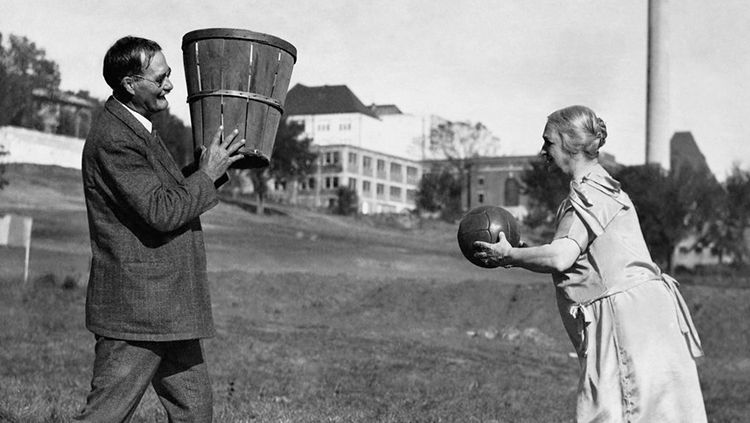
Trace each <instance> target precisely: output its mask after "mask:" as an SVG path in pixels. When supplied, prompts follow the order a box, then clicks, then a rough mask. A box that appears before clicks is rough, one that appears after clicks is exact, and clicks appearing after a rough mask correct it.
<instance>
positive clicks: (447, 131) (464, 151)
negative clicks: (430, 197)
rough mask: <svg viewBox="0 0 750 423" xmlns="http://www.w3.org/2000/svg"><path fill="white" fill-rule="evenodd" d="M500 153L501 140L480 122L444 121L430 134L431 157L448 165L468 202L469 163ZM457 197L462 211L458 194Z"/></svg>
mask: <svg viewBox="0 0 750 423" xmlns="http://www.w3.org/2000/svg"><path fill="white" fill-rule="evenodd" d="M499 149H500V139H499V138H497V137H496V136H494V135H493V134H492V132H491V131H490V130H489V128H487V127H486V126H484V124H482V123H481V122H477V123H472V122H461V121H456V122H453V121H444V122H442V123H440V124H438V125H436V126H435V127H433V128H432V129H431V130H430V153H431V154H432V156H433V157H435V158H437V159H443V160H446V161H447V162H448V165H449V166H450V167H451V168H452V169H453V170H454V172H455V174H456V175H458V183H459V187H461V186H466V195H467V197H466V198H467V199H468V198H470V197H471V183H470V182H471V175H470V172H471V159H473V158H476V157H482V156H495V155H497V153H498V151H499ZM449 188H450V187H446V190H447V191H450V189H449ZM457 195H458V197H459V207H462V206H461V204H460V197H461V191H460V190H459V191H458V194H457Z"/></svg>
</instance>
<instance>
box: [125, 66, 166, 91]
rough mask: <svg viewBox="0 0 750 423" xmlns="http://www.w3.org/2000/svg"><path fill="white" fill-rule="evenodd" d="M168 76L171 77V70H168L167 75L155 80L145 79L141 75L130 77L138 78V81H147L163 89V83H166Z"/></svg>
mask: <svg viewBox="0 0 750 423" xmlns="http://www.w3.org/2000/svg"><path fill="white" fill-rule="evenodd" d="M170 75H172V69H169V70H168V71H167V73H165V74H163V75H161V76H160V77H158V78H156V79H149V78H146V77H145V76H143V75H131V77H133V78H138V79H143V80H145V81H148V82H152V83H154V84H156V86H157V87H159V88H163V87H164V83H165V82H167V79H168V78H169V76H170Z"/></svg>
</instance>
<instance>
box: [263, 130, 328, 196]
mask: <svg viewBox="0 0 750 423" xmlns="http://www.w3.org/2000/svg"><path fill="white" fill-rule="evenodd" d="M304 132H305V127H304V125H303V124H302V123H300V122H296V121H292V120H289V119H283V120H282V121H281V123H280V124H279V129H278V131H277V132H276V140H275V141H274V145H273V154H272V156H271V169H270V173H271V177H272V178H274V179H276V180H277V181H281V182H283V183H290V184H291V189H292V198H291V203H292V204H296V203H297V189H298V185H299V182H300V181H301V179H303V178H305V177H307V176H308V175H310V173H311V172H312V171H313V168H314V166H315V159H316V158H317V154H316V153H315V152H313V151H311V150H310V145H311V144H312V139H311V138H307V137H303V134H304Z"/></svg>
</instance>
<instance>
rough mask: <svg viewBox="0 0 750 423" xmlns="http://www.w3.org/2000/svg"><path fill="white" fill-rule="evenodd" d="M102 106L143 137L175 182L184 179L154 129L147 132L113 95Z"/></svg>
mask: <svg viewBox="0 0 750 423" xmlns="http://www.w3.org/2000/svg"><path fill="white" fill-rule="evenodd" d="M104 107H105V109H107V110H108V111H109V112H110V113H112V114H113V115H115V116H116V117H117V118H118V119H120V120H121V121H122V122H123V123H124V124H125V125H127V126H128V127H129V128H130V129H131V130H132V131H133V132H134V133H135V134H136V135H137V136H138V137H139V138H141V139H143V141H144V142H145V143H146V144H147V145H148V146H149V147H150V148H151V152H152V153H153V154H154V157H156V159H157V160H158V161H159V163H161V165H162V166H164V169H166V170H167V172H169V174H170V175H172V177H173V178H175V180H176V181H177V182H182V181H184V180H185V177H184V176H183V175H182V172H180V170H179V169H178V168H177V163H175V161H174V158H172V155H171V154H170V153H169V150H167V147H166V146H164V143H163V142H162V141H161V138H160V137H159V134H157V133H156V130H155V129H154V130H153V133H149V132H148V130H146V128H145V127H144V126H143V125H142V124H141V123H140V122H138V120H137V119H136V118H135V117H134V116H133V115H132V114H131V113H130V112H129V111H127V110H125V106H123V105H122V104H121V103H120V102H119V101H117V100H115V98H114V97H110V98H109V99H108V100H107V102H106V103H105V104H104Z"/></svg>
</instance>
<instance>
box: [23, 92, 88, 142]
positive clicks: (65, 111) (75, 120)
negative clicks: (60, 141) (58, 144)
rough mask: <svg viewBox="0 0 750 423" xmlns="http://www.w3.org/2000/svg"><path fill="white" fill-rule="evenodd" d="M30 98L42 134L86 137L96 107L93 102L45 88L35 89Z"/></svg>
mask: <svg viewBox="0 0 750 423" xmlns="http://www.w3.org/2000/svg"><path fill="white" fill-rule="evenodd" d="M32 98H33V102H34V109H35V110H37V117H38V118H39V121H40V123H41V126H42V131H43V132H47V133H52V134H58V133H62V134H65V135H70V136H73V137H75V138H85V137H86V135H88V132H89V129H90V128H91V122H92V116H93V113H94V111H95V110H96V108H97V107H98V104H97V103H96V102H95V101H93V100H91V99H88V98H84V97H81V96H77V95H74V94H71V93H67V92H62V91H50V90H47V89H45V88H35V89H34V90H33V91H32Z"/></svg>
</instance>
